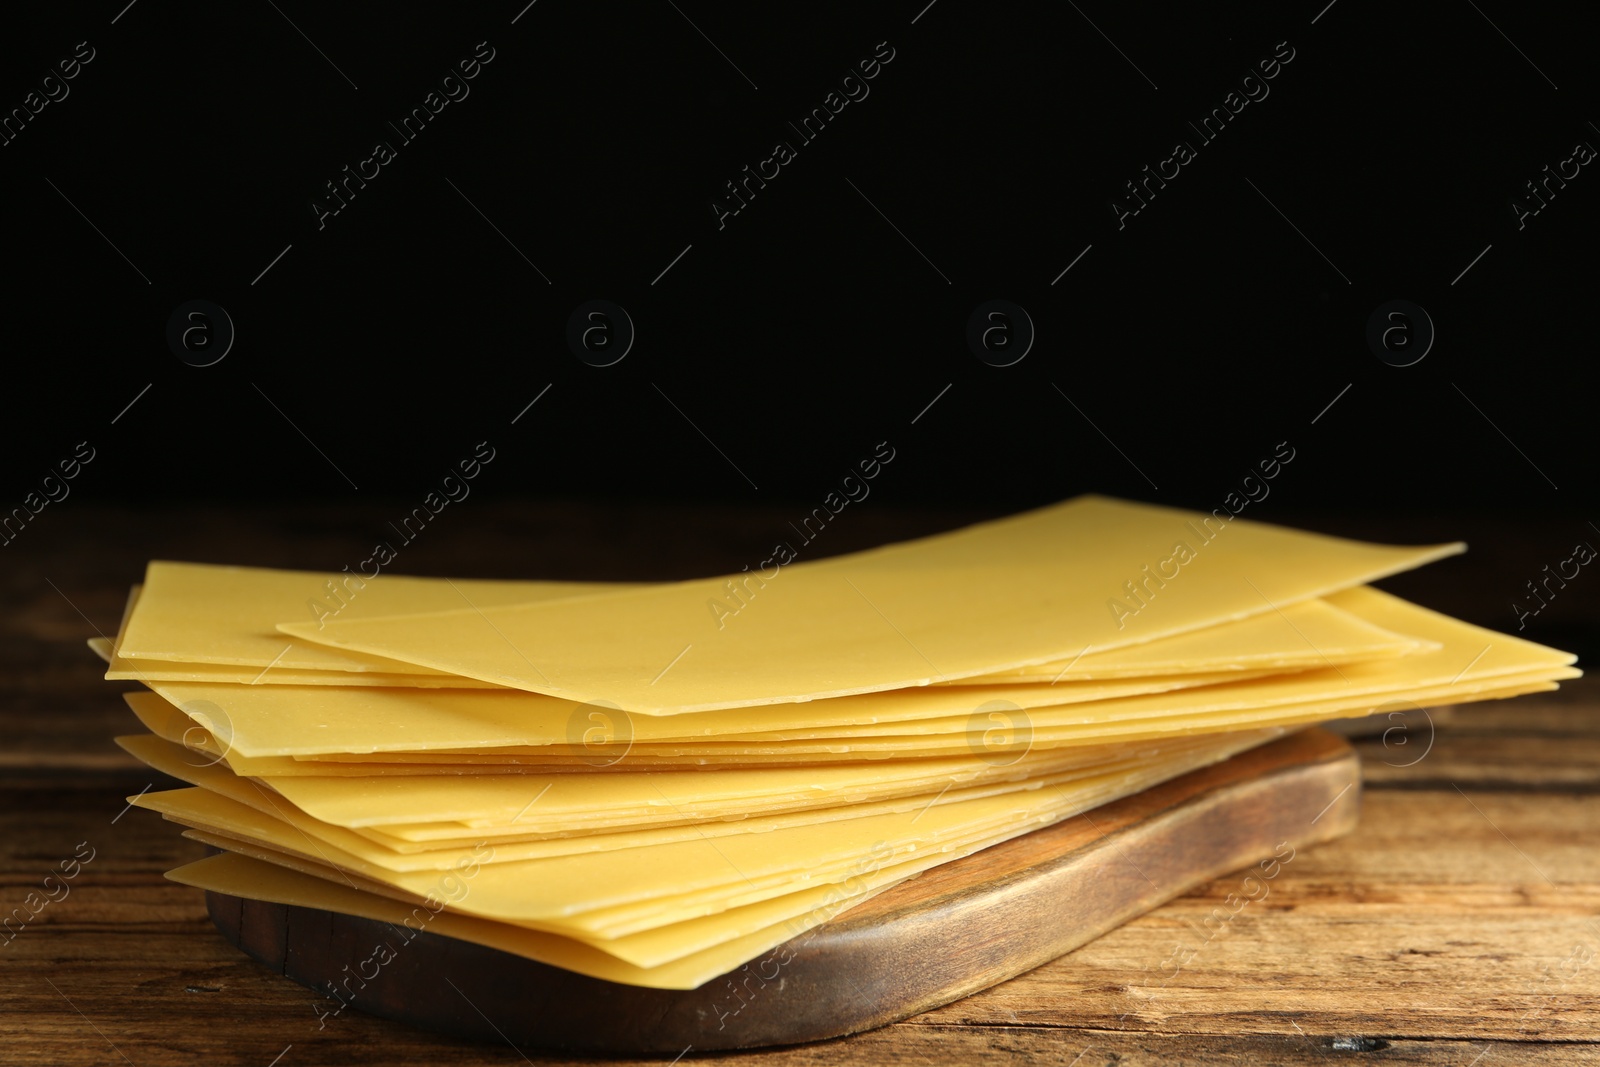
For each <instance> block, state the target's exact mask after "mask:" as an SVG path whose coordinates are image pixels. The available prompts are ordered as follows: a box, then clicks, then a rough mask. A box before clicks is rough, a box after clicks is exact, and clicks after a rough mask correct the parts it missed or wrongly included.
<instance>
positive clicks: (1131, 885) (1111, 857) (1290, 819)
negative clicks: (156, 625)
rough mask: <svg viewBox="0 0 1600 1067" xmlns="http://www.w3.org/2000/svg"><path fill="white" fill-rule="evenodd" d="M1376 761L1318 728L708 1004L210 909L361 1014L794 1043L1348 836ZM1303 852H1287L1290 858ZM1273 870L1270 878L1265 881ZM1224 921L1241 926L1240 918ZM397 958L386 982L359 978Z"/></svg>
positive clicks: (565, 1036) (873, 921)
mask: <svg viewBox="0 0 1600 1067" xmlns="http://www.w3.org/2000/svg"><path fill="white" fill-rule="evenodd" d="M1359 809H1360V763H1359V761H1358V760H1357V758H1356V756H1355V754H1354V752H1353V751H1352V750H1351V748H1350V746H1349V745H1348V743H1346V742H1345V741H1343V740H1342V739H1340V738H1337V737H1335V736H1333V735H1331V734H1328V733H1324V732H1322V731H1317V730H1310V731H1305V732H1302V733H1299V734H1296V735H1294V736H1291V737H1288V738H1284V739H1282V740H1279V741H1276V742H1273V743H1272V744H1269V745H1265V746H1262V747H1261V748H1258V749H1255V750H1253V751H1250V752H1247V753H1243V754H1241V755H1239V756H1236V757H1234V758H1233V759H1231V760H1228V761H1226V762H1224V763H1222V764H1219V765H1216V766H1214V767H1208V768H1204V769H1202V770H1198V771H1195V772H1193V773H1190V774H1186V775H1183V776H1182V777H1180V778H1177V779H1174V780H1173V781H1171V782H1167V783H1164V784H1162V785H1159V786H1156V787H1155V788H1153V789H1150V790H1147V791H1145V792H1143V793H1140V794H1137V795H1135V796H1132V797H1128V798H1125V799H1124V800H1121V801H1118V802H1116V803H1113V804H1109V805H1106V806H1104V807H1102V808H1098V809H1096V810H1095V811H1094V812H1093V813H1090V814H1086V815H1083V816H1080V817H1078V818H1075V819H1071V820H1067V821H1064V822H1062V823H1060V824H1058V825H1056V826H1052V827H1048V828H1045V829H1042V830H1037V831H1034V832H1033V833H1029V834H1025V835H1023V836H1022V837H1019V838H1015V839H1013V840H1011V841H1008V842H1005V843H1004V844H1001V845H998V846H995V847H994V848H991V849H986V850H984V851H983V852H981V853H978V854H976V855H973V856H969V857H967V858H966V859H963V860H958V861H956V862H953V863H949V864H946V865H944V866H941V867H938V868H936V869H934V870H932V871H930V872H928V873H926V874H924V875H923V876H921V877H919V878H916V879H913V880H911V881H909V882H907V883H905V884H903V885H901V886H898V887H896V888H895V889H893V890H890V891H889V892H886V893H884V894H882V895H881V896H878V897H876V898H874V899H872V900H869V901H867V902H865V903H864V904H862V905H861V906H860V907H857V908H853V909H851V910H849V911H846V912H844V913H842V914H840V915H838V916H837V917H835V918H834V919H833V920H832V921H830V922H826V923H824V924H823V925H821V926H819V927H816V928H815V929H813V930H810V931H807V932H806V933H805V934H803V935H801V936H799V937H797V938H795V939H794V940H792V941H790V942H788V943H787V944H785V945H782V946H780V947H778V948H777V949H774V950H772V951H771V952H769V953H767V954H766V955H764V956H762V957H760V958H759V959H758V960H755V961H752V962H751V963H748V964H746V965H745V966H743V967H740V968H736V969H735V970H733V971H731V972H729V973H728V974H726V975H724V976H723V977H721V978H717V979H713V980H711V981H710V982H708V983H706V984H705V985H703V986H702V987H700V988H699V989H694V990H686V991H685V990H663V989H644V988H640V987H635V986H625V985H618V984H615V983H612V982H605V981H600V980H598V979H593V978H585V977H583V976H581V975H576V974H572V973H570V972H567V971H563V970H560V969H559V968H556V967H550V966H546V965H544V964H540V963H536V962H534V961H532V960H527V959H523V958H521V957H518V956H513V955H509V954H507V953H503V952H496V951H494V950H492V949H489V948H485V947H483V946H481V945H472V944H467V943H464V942H460V941H454V940H451V939H450V938H446V937H440V936H437V935H434V934H430V933H426V932H424V933H421V934H418V935H416V936H415V937H411V938H408V937H407V936H406V935H402V934H398V933H397V932H396V931H395V930H394V929H393V928H392V927H390V926H389V925H388V924H386V923H381V922H376V921H373V920H370V919H363V918H358V917H355V916H349V915H338V914H333V913H329V912H324V911H318V910H314V909H310V908H302V907H290V906H285V905H281V904H272V903H266V902H261V901H253V900H240V899H238V898H235V897H229V896H224V895H222V894H219V893H208V894H207V901H208V906H209V908H210V912H211V916H212V918H213V920H214V921H215V922H216V925H217V928H218V929H219V930H220V931H222V933H223V934H224V936H226V937H227V938H228V939H229V940H231V941H233V942H234V943H236V944H238V945H239V946H240V947H241V948H243V949H244V950H245V951H246V952H248V953H249V954H250V955H251V956H253V957H254V958H256V959H258V960H260V961H261V962H263V963H265V964H266V965H267V966H269V967H271V968H273V969H274V970H277V971H280V972H282V973H283V974H284V975H286V976H288V977H290V978H293V979H294V980H295V981H297V982H300V983H302V984H303V985H306V986H308V987H310V988H311V989H313V990H317V991H319V992H320V993H323V994H325V995H326V1005H325V1007H326V1010H328V1011H330V1012H331V1011H334V1010H338V1011H341V1012H342V1011H343V1010H344V1007H345V1005H346V1003H347V1002H348V1004H349V1005H350V1006H351V1007H354V1008H356V1009H359V1010H362V1011H367V1012H371V1013H373V1014H376V1015H381V1016H384V1017H385V1018H393V1019H398V1020H402V1021H406V1022H411V1023H415V1024H417V1025H421V1026H424V1027H426V1028H428V1029H433V1030H438V1031H440V1032H443V1033H449V1034H455V1035H459V1036H465V1037H471V1038H476V1039H478V1040H485V1041H486V1040H493V1039H495V1038H502V1039H505V1040H510V1041H512V1042H515V1043H516V1044H518V1045H526V1046H530V1047H534V1048H541V1049H562V1050H567V1051H574V1052H604V1053H610V1054H615V1053H660V1054H664V1055H673V1054H676V1053H680V1052H682V1051H683V1050H684V1049H686V1048H689V1047H693V1048H697V1049H701V1050H715V1049H730V1048H755V1047H762V1046H768V1045H788V1044H796V1043H799V1042H805V1041H817V1040H821V1039H823V1038H830V1037H838V1036H841V1035H844V1034H851V1033H856V1032H859V1031H862V1030H867V1029H871V1028H873V1027H877V1026H883V1025H885V1024H888V1023H891V1022H896V1021H898V1020H900V1019H904V1018H907V1017H909V1016H911V1015H915V1014H917V1013H919V1012H922V1011H926V1010H928V1009H930V1008H935V1007H938V1006H940V1005H944V1004H948V1003H950V1002H951V1001H953V1000H957V999H959V998H961V997H964V996H967V995H968V994H971V993H974V992H977V991H978V990H981V989H987V988H989V987H990V986H993V985H997V984H999V983H1000V982H1004V981H1006V980H1007V979H1009V978H1014V977H1016V976H1017V975H1019V974H1022V973H1024V972H1025V971H1030V970H1033V969H1034V968H1035V967H1038V966H1040V965H1041V964H1044V963H1047V962H1049V961H1050V960H1052V959H1055V958H1056V957H1058V956H1061V955H1063V954H1065V953H1067V952H1069V951H1071V950H1072V949H1074V948H1077V947H1078V946H1080V945H1082V944H1084V943H1085V942H1088V941H1090V940H1092V939H1094V938H1095V937H1098V936H1100V935H1101V934H1103V933H1105V932H1106V931H1107V930H1111V929H1114V928H1115V927H1117V926H1119V925H1121V924H1122V923H1124V922H1126V921H1128V920H1129V919H1131V918H1133V917H1135V916H1137V915H1140V914H1143V913H1144V912H1146V911H1149V910H1150V909H1151V908H1153V907H1156V906H1158V905H1160V904H1163V903H1165V902H1166V901H1168V900H1170V899H1171V898H1173V897H1175V896H1177V895H1179V894H1180V893H1182V892H1184V891H1185V890H1187V889H1189V888H1191V887H1192V886H1194V885H1196V884H1199V883H1202V882H1206V881H1209V880H1210V879H1212V878H1214V877H1215V876H1216V875H1218V874H1220V873H1222V872H1225V871H1232V870H1235V869H1238V868H1240V867H1244V866H1247V865H1249V864H1250V863H1252V862H1255V861H1257V860H1262V859H1267V860H1268V861H1269V862H1270V872H1271V873H1270V876H1269V875H1268V874H1267V873H1264V871H1256V872H1254V876H1253V877H1251V878H1250V881H1251V882H1252V883H1253V885H1254V888H1253V889H1252V890H1250V891H1249V892H1248V893H1247V892H1246V891H1245V890H1241V891H1240V893H1239V894H1236V895H1234V896H1233V897H1232V898H1230V900H1229V901H1228V902H1226V903H1222V904H1219V906H1218V908H1216V909H1215V910H1214V914H1213V915H1212V916H1211V917H1209V918H1208V919H1207V922H1208V923H1215V924H1217V925H1218V926H1219V928H1220V927H1222V926H1226V924H1227V923H1229V922H1232V921H1233V920H1234V919H1235V918H1236V917H1237V915H1238V914H1239V912H1240V910H1242V909H1243V908H1244V907H1247V906H1248V905H1249V903H1250V902H1251V898H1253V897H1259V899H1263V900H1264V899H1266V896H1267V894H1268V893H1269V892H1270V890H1269V888H1268V887H1269V886H1270V883H1271V881H1272V880H1274V879H1275V878H1276V877H1277V875H1278V874H1279V873H1281V865H1280V863H1279V862H1278V860H1275V859H1273V857H1274V854H1275V853H1276V855H1277V856H1278V857H1279V858H1280V859H1281V858H1283V857H1285V856H1287V857H1291V858H1292V856H1293V855H1294V852H1295V849H1296V848H1302V849H1303V848H1308V847H1310V846H1312V845H1315V844H1319V843H1321V842H1323V841H1328V840H1332V839H1333V838H1335V837H1337V836H1340V835H1342V834H1345V833H1348V832H1349V831H1350V830H1351V829H1352V828H1353V827H1354V826H1355V823H1356V818H1357V813H1358V811H1359ZM1285 850H1287V851H1285ZM1265 869H1267V868H1265V867H1264V870H1265ZM1217 916H1221V918H1220V919H1218V918H1217ZM378 946H382V947H383V948H384V949H385V950H386V951H385V952H383V953H381V955H383V956H384V957H385V958H386V959H387V958H389V957H391V956H392V957H393V958H392V959H389V962H387V963H386V964H385V966H383V967H382V968H381V969H378V968H376V967H374V969H373V973H372V975H370V976H369V977H371V978H372V980H371V981H370V982H368V981H364V980H362V977H361V975H360V974H359V973H358V972H359V971H360V970H361V968H360V967H359V966H358V964H359V963H360V962H361V961H363V960H366V959H370V958H372V957H373V956H374V955H379V954H380V953H378Z"/></svg>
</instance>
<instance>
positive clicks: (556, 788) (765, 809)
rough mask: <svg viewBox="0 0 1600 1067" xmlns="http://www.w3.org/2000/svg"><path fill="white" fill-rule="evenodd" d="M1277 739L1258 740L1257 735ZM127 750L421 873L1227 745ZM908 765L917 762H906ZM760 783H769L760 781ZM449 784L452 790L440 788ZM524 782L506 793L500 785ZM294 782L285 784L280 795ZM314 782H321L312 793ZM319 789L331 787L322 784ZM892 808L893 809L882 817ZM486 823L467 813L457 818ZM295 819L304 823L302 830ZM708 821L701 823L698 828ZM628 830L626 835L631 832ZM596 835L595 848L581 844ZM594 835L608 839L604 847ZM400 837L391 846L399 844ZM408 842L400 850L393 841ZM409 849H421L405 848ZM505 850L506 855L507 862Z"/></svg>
mask: <svg viewBox="0 0 1600 1067" xmlns="http://www.w3.org/2000/svg"><path fill="white" fill-rule="evenodd" d="M1271 736H1276V734H1275V733H1274V732H1270V731H1269V732H1262V733H1261V734H1260V736H1259V737H1258V742H1259V741H1264V740H1267V739H1269V738H1270V737H1271ZM117 743H118V744H120V745H121V746H122V747H123V748H124V749H126V750H127V751H128V752H130V753H131V754H132V755H134V756H135V757H137V758H138V759H140V760H142V761H144V762H145V763H146V764H148V765H149V766H150V767H152V768H154V769H155V770H158V771H161V772H162V773H164V774H168V775H170V776H172V777H174V778H179V779H181V780H183V781H186V782H189V783H190V784H191V785H195V786H201V787H204V788H206V789H209V790H211V791H212V792H214V793H218V794H221V795H223V796H226V797H229V798H230V799H232V800H236V801H239V802H240V803H243V804H248V805H250V806H251V807H254V808H257V809H258V810H262V811H265V812H267V813H268V814H278V815H279V816H280V817H282V818H285V819H288V820H289V821H291V822H293V821H295V820H294V818H293V816H294V815H296V814H297V813H298V814H303V815H304V816H305V818H306V820H307V823H306V824H305V825H304V826H302V828H305V829H308V832H311V833H314V834H316V833H320V831H319V830H317V829H313V828H311V827H312V826H313V824H315V825H318V826H325V827H328V828H330V829H336V830H338V831H339V832H340V836H337V837H330V838H327V840H329V841H330V842H331V843H333V844H339V845H341V846H342V847H346V848H348V849H349V850H350V851H352V852H355V853H356V854H358V855H361V856H362V857H363V858H365V859H368V860H371V861H372V862H375V863H379V864H381V865H389V866H395V868H396V869H424V868H425V867H427V866H428V864H429V863H431V862H434V860H433V859H431V858H429V857H426V856H422V855H420V853H422V852H424V851H432V850H437V849H440V848H449V847H457V846H459V847H469V846H470V845H472V844H473V843H474V842H476V841H479V840H484V839H485V838H492V839H493V840H494V841H496V842H497V843H507V844H509V843H512V842H515V841H523V842H526V843H528V844H530V845H537V846H538V847H537V848H532V847H530V848H529V849H527V850H526V851H525V853H521V854H519V855H523V856H525V858H532V857H533V856H535V855H558V854H561V853H563V852H576V851H585V850H602V849H609V848H631V847H635V846H636V845H638V844H644V843H650V841H651V840H652V839H651V838H649V837H648V836H642V835H641V834H640V833H638V831H640V830H642V829H646V828H655V827H662V826H674V827H681V826H688V827H690V828H689V829H687V830H686V831H684V836H688V835H691V834H695V833H707V834H718V835H719V834H723V833H759V832H764V831H765V830H769V829H774V828H776V827H777V826H779V825H798V823H799V822H800V821H801V820H800V819H798V818H794V819H791V820H790V821H788V822H773V821H770V820H769V821H763V819H764V818H766V817H768V816H784V817H785V818H788V817H790V816H794V815H796V813H816V814H815V815H814V816H813V817H815V818H817V819H819V820H820V819H823V818H828V819H838V818H855V817H858V816H860V815H862V814H866V813H868V812H869V811H871V810H872V809H873V806H874V805H883V804H904V805H909V806H911V807H915V808H920V807H924V806H926V805H928V804H929V803H931V802H933V801H932V800H930V798H938V800H939V801H941V802H942V801H944V800H951V801H953V800H960V799H966V798H968V797H972V796H977V795H979V794H978V792H977V791H979V790H987V791H989V792H991V793H999V792H1004V791H1006V790H1008V789H1024V788H1035V787H1036V784H1037V783H1038V782H1040V781H1050V780H1058V781H1067V780H1069V779H1070V778H1071V777H1072V776H1086V775H1093V774H1099V773H1107V772H1108V771H1109V770H1111V769H1114V768H1118V767H1122V766H1124V765H1127V764H1129V763H1133V762H1138V761H1141V760H1155V761H1160V760H1163V759H1167V758H1174V757H1177V756H1179V755H1181V754H1182V753H1184V752H1187V751H1192V750H1196V749H1200V748H1205V747H1207V746H1214V745H1217V744H1221V743H1227V744H1232V743H1243V742H1242V740H1240V741H1229V742H1222V741H1219V740H1217V739H1215V738H1205V737H1202V738H1183V739H1177V740H1175V741H1173V742H1172V743H1170V744H1167V745H1138V746H1136V745H1113V746H1107V747H1104V748H1081V749H1076V750H1071V751H1067V752H1060V753H1050V754H1046V753H1042V752H1041V753H1028V754H1026V755H1025V756H1024V757H1023V758H1021V759H1019V760H1018V761H1017V762H1016V763H1015V764H1011V765H1007V766H994V765H990V764H987V763H985V762H984V761H982V760H980V759H977V758H975V757H967V758H965V759H951V760H928V761H918V760H896V761H885V762H884V763H880V764H875V765H867V766H840V767H828V768H819V769H816V770H809V769H803V768H802V769H796V768H790V767H774V768H772V769H770V770H761V771H721V770H706V771H699V772H692V771H676V772H674V771H666V772H659V773H655V774H625V775H550V776H545V777H543V778H540V779H536V780H532V781H520V780H516V779H511V780H506V779H498V780H496V779H492V778H491V779H485V780H473V779H452V780H448V781H445V782H441V781H440V780H439V779H437V778H432V779H430V778H422V779H411V780H396V779H392V778H391V779H385V780H380V781H377V782H372V783H351V782H349V781H348V780H342V779H340V780H333V781H332V782H331V783H323V782H318V781H317V780H315V779H308V778H294V779H288V780H285V779H279V778H266V779H253V778H245V777H241V776H238V775H236V774H234V773H233V772H231V771H230V770H228V769H227V768H225V767H223V766H222V765H221V764H220V763H215V762H212V761H210V760H208V759H206V758H204V757H201V756H199V755H198V754H196V753H194V752H192V751H190V750H187V749H185V748H183V747H182V746H180V745H175V744H172V743H171V742H167V741H163V740H161V739H160V738H157V737H152V736H150V735H134V736H129V737H119V738H118V739H117ZM905 764H910V766H904V765H905ZM763 779H773V780H772V781H764V780H763ZM329 784H332V785H354V786H361V785H368V786H374V787H378V788H369V789H334V790H329V789H327V788H326V786H327V785H329ZM441 785H444V786H446V787H447V788H443V789H441V788H440V786H441ZM507 785H509V786H512V787H515V788H511V789H507V788H503V787H504V786H507ZM284 786H288V787H290V788H287V789H284V788H281V787H284ZM307 786H311V787H313V788H310V789H306V788H305V787H307ZM319 787H321V788H319ZM885 810H888V809H885ZM463 815H468V816H478V817H479V818H472V819H470V820H468V819H462V818H461V816H463ZM296 825H301V824H300V823H298V822H297V823H296ZM370 827H380V828H383V829H385V830H387V829H390V828H394V829H396V830H398V831H400V832H403V833H404V834H405V835H406V836H405V837H400V836H399V834H398V833H396V834H390V833H381V834H368V835H367V839H366V840H365V841H363V842H361V844H360V845H351V844H348V843H347V842H348V841H349V840H350V838H349V837H348V836H346V835H347V833H354V832H358V831H361V830H365V829H367V828H370ZM695 827H700V828H698V829H697V828H695ZM619 831H629V832H628V833H621V832H619ZM584 837H587V838H589V839H590V841H589V842H588V843H585V842H583V841H579V840H576V839H577V838H584ZM597 837H605V838H610V840H605V841H596V840H593V839H594V838H597ZM391 842H392V843H393V845H391ZM371 843H376V844H378V845H380V846H381V847H382V848H383V850H384V852H385V853H390V854H392V853H396V852H407V853H411V854H412V855H411V856H410V857H401V856H394V855H391V856H390V857H389V858H387V859H386V858H385V856H384V854H383V853H380V852H378V851H368V850H367V845H369V844H371ZM394 846H399V847H394ZM406 846H411V847H406ZM507 855H509V854H506V853H502V858H506V857H507Z"/></svg>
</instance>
